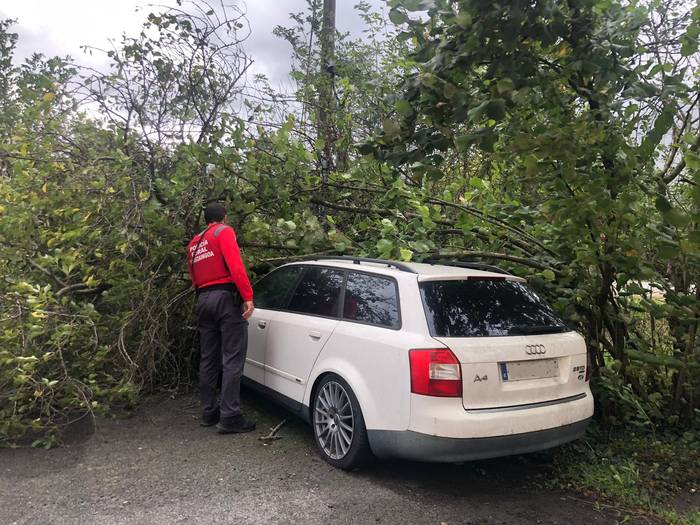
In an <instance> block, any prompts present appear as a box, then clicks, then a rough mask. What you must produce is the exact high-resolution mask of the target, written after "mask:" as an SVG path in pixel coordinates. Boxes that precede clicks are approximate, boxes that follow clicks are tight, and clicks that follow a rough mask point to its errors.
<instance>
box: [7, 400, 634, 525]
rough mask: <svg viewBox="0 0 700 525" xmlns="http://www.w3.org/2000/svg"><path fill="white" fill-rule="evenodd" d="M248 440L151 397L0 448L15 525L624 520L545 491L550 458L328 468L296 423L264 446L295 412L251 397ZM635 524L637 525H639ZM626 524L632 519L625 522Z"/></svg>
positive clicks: (188, 405) (190, 404) (186, 405)
mask: <svg viewBox="0 0 700 525" xmlns="http://www.w3.org/2000/svg"><path fill="white" fill-rule="evenodd" d="M244 407H245V409H246V411H247V413H248V414H249V415H251V416H253V418H254V419H256V420H257V422H258V430H257V431H256V432H254V433H250V434H246V435H233V436H231V435H227V436H223V435H219V434H217V433H216V431H215V430H214V429H213V428H201V427H199V426H198V424H197V423H198V420H197V413H198V412H197V409H196V398H195V397H193V396H184V397H178V398H176V399H170V398H166V399H160V400H152V401H150V402H149V403H147V404H146V405H145V406H144V408H142V409H141V410H140V411H139V413H137V414H136V415H134V416H133V417H130V418H128V419H124V420H116V421H112V420H100V421H98V422H97V430H96V432H95V433H94V435H92V436H91V437H89V438H83V439H80V440H78V441H77V442H74V443H72V444H69V445H66V446H63V447H61V448H56V449H53V450H49V451H44V450H35V449H4V450H0V476H1V477H0V524H7V523H42V524H43V523H62V524H63V523H178V522H183V523H184V522H186V523H236V524H248V523H295V522H299V523H304V524H311V523H323V524H326V523H370V524H372V523H426V524H436V525H441V524H449V525H452V524H458V523H470V524H471V523H486V524H491V523H508V524H519V523H527V524H531V523H558V524H568V523H585V524H591V525H592V524H597V523H616V522H617V521H618V520H621V519H622V518H623V517H624V516H618V515H616V514H615V513H614V512H612V511H611V510H610V509H607V508H606V507H603V508H602V509H601V508H599V507H598V505H596V504H595V502H593V501H591V500H590V499H587V498H586V497H584V496H582V495H577V494H569V493H563V492H552V491H551V490H548V489H545V488H542V481H543V479H544V478H545V477H546V476H547V471H548V467H547V463H546V457H543V456H537V455H535V456H532V455H530V456H516V457H512V458H504V459H497V460H488V461H479V462H472V463H467V464H464V465H431V464H420V463H407V462H391V463H379V464H377V465H375V466H373V467H371V468H368V469H365V470H362V471H357V472H351V473H348V472H343V471H340V470H336V469H334V468H332V467H331V466H330V465H328V464H326V463H325V462H324V461H323V460H322V459H321V458H320V457H319V456H318V455H317V454H316V451H315V449H314V445H313V438H312V436H311V430H310V428H309V427H307V426H306V425H305V424H304V423H303V422H301V421H300V420H297V419H295V418H293V417H290V418H289V420H288V422H287V424H285V425H284V426H283V427H282V429H281V430H280V432H279V435H281V436H283V438H282V439H280V440H278V441H275V442H273V443H271V444H269V445H264V444H263V442H262V441H260V440H259V439H258V437H259V436H261V435H264V434H267V432H268V431H269V428H270V427H272V426H274V425H276V424H277V423H279V422H280V421H281V420H282V419H284V418H285V417H288V414H287V413H286V412H285V411H284V410H283V409H281V408H278V407H277V406H275V405H273V404H271V403H269V402H267V401H265V400H263V399H262V398H260V397H258V396H257V395H256V394H253V393H247V392H246V393H244ZM633 521H634V520H633ZM628 523H629V522H628Z"/></svg>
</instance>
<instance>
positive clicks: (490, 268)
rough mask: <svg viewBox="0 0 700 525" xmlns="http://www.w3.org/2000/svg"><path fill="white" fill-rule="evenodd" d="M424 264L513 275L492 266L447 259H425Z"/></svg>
mask: <svg viewBox="0 0 700 525" xmlns="http://www.w3.org/2000/svg"><path fill="white" fill-rule="evenodd" d="M423 262H424V263H425V264H439V265H443V266H457V267H458V268H471V269H472V270H482V271H488V272H494V273H502V274H504V275H513V274H512V273H510V272H509V271H508V270H504V269H503V268H499V267H498V266H494V265H492V264H486V263H480V262H472V261H450V260H447V259H425V260H424V261H423Z"/></svg>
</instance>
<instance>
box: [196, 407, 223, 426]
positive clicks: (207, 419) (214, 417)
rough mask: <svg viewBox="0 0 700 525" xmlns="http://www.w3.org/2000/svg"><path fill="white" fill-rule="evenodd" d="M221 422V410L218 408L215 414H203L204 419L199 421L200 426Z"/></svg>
mask: <svg viewBox="0 0 700 525" xmlns="http://www.w3.org/2000/svg"><path fill="white" fill-rule="evenodd" d="M218 422H219V411H218V410H217V411H216V412H215V413H214V414H205V415H203V416H202V420H201V421H200V422H199V426H200V427H213V426H214V425H216V424H217V423H218Z"/></svg>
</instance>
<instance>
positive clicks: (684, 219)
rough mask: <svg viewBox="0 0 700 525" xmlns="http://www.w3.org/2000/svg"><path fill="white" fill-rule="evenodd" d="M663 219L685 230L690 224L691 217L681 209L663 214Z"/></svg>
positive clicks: (673, 209) (674, 209)
mask: <svg viewBox="0 0 700 525" xmlns="http://www.w3.org/2000/svg"><path fill="white" fill-rule="evenodd" d="M663 217H664V219H665V220H666V222H668V223H669V224H671V225H673V226H676V227H677V228H683V227H684V226H686V225H687V224H688V223H689V222H690V217H689V216H688V214H686V213H684V212H683V210H681V209H679V208H671V209H670V210H668V211H665V212H663Z"/></svg>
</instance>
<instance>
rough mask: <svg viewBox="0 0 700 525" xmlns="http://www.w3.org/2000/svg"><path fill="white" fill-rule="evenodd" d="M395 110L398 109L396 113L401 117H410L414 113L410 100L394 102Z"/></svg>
mask: <svg viewBox="0 0 700 525" xmlns="http://www.w3.org/2000/svg"><path fill="white" fill-rule="evenodd" d="M394 108H395V109H396V112H397V113H398V114H399V115H402V116H404V117H405V116H406V115H409V114H410V113H411V112H412V111H413V107H412V106H411V103H410V102H409V101H408V100H404V99H401V100H397V101H396V102H394Z"/></svg>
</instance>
